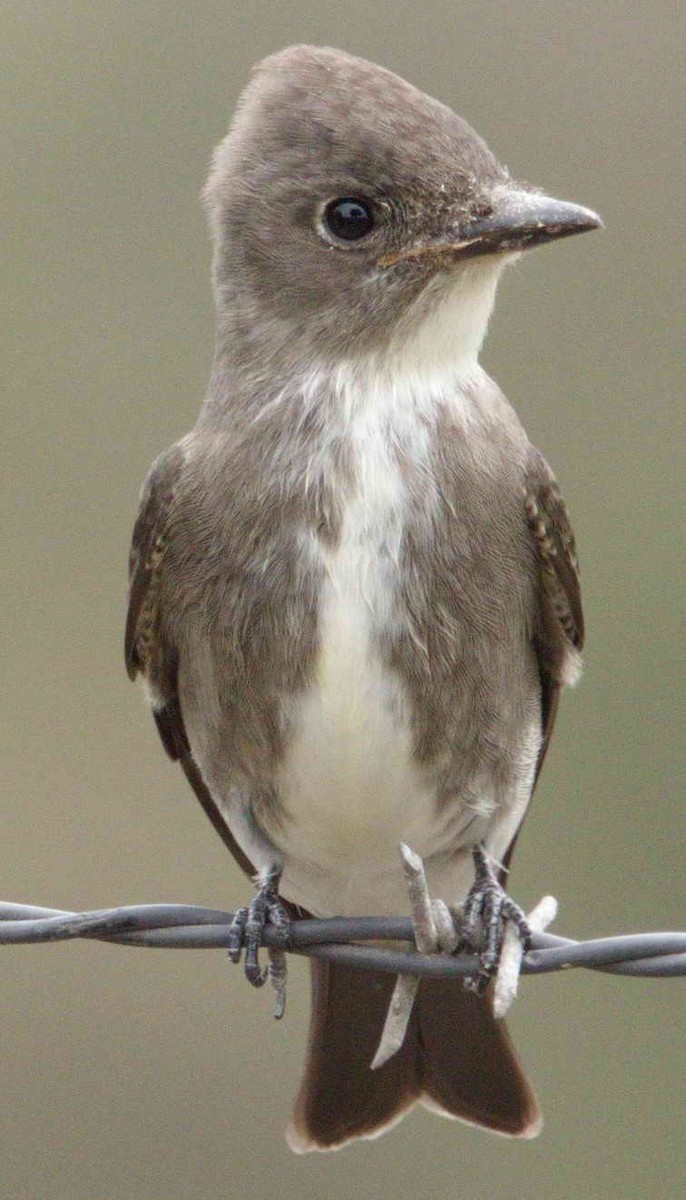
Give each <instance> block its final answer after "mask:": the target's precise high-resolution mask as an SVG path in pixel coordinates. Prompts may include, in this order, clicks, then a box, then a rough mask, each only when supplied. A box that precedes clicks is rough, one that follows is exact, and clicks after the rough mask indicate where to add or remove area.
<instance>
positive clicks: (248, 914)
mask: <svg viewBox="0 0 686 1200" xmlns="http://www.w3.org/2000/svg"><path fill="white" fill-rule="evenodd" d="M280 879H281V872H280V871H279V870H278V869H276V868H273V869H272V870H270V871H269V872H268V873H267V874H266V875H265V877H264V878H263V880H262V881H261V883H260V885H259V888H258V891H257V894H256V895H255V896H254V897H253V899H252V900H251V902H250V904H249V905H248V907H247V908H239V909H237V910H236V912H235V913H234V917H233V921H232V922H231V924H230V926H229V958H230V959H231V962H233V963H237V962H240V958H241V951H242V950H243V948H245V968H244V969H245V976H246V979H247V980H248V982H249V983H251V984H252V985H253V987H262V985H263V983H265V981H266V980H267V978H268V977H270V978H271V980H272V983H273V985H274V988H275V990H276V994H277V1000H276V1016H277V1017H281V1016H282V1015H283V1011H284V1007H285V1002H286V963H285V957H284V955H283V951H284V950H285V949H287V948H288V946H289V943H290V931H291V920H290V917H289V916H288V913H287V911H286V908H285V906H284V904H283V901H282V900H281V898H280V897H279V881H280ZM267 924H270V925H272V926H273V927H274V930H275V932H276V938H277V942H276V945H275V946H274V947H273V949H274V954H273V955H272V956H270V958H271V962H270V966H269V967H268V968H264V969H263V968H262V967H261V966H260V962H259V949H260V945H261V943H262V933H263V931H264V928H265V926H266V925H267Z"/></svg>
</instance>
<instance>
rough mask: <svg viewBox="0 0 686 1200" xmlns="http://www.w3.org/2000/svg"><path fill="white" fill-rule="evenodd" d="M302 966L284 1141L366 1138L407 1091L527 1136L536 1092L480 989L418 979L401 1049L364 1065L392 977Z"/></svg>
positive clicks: (324, 1145) (319, 1144) (321, 1143)
mask: <svg viewBox="0 0 686 1200" xmlns="http://www.w3.org/2000/svg"><path fill="white" fill-rule="evenodd" d="M311 966H312V1016H311V1023H310V1039H309V1047H308V1055H307V1062H306V1064H305V1073H304V1076H303V1079H302V1083H301V1085H300V1091H299V1093H298V1096H297V1099H296V1102H295V1109H294V1112H293V1119H292V1122H291V1125H290V1126H289V1128H288V1131H287V1135H286V1136H287V1139H288V1143H289V1145H290V1147H291V1149H292V1150H295V1151H296V1153H299V1154H304V1153H306V1152H307V1151H308V1150H335V1149H337V1148H338V1147H339V1146H342V1145H344V1144H345V1142H348V1141H351V1140H353V1139H354V1138H358V1137H366V1138H369V1137H376V1136H378V1135H379V1134H380V1133H383V1132H384V1130H385V1129H387V1128H389V1127H390V1126H391V1125H394V1124H395V1123H396V1122H397V1121H399V1120H400V1118H401V1117H402V1116H403V1114H404V1113H405V1112H406V1111H407V1109H408V1108H410V1107H411V1105H412V1104H413V1103H414V1102H415V1101H417V1100H421V1101H423V1102H425V1103H426V1105H427V1106H428V1107H429V1108H432V1109H434V1110H436V1109H438V1110H440V1111H441V1112H442V1113H443V1114H444V1115H446V1116H452V1117H459V1118H460V1119H461V1120H463V1121H470V1122H471V1123H472V1124H475V1125H483V1126H485V1127H486V1128H487V1129H492V1130H493V1131H494V1132H496V1133H502V1134H508V1135H509V1136H511V1137H535V1136H536V1134H537V1133H538V1131H539V1129H540V1124H541V1121H540V1115H539V1111H538V1106H537V1104H536V1097H535V1096H534V1093H533V1091H532V1089H531V1087H530V1085H529V1083H528V1082H527V1080H526V1077H525V1076H524V1073H523V1071H522V1068H521V1067H520V1065H519V1062H518V1060H517V1057H516V1055H515V1052H514V1049H513V1046H512V1043H511V1041H510V1037H509V1035H508V1032H507V1029H506V1027H505V1025H504V1024H503V1022H502V1021H496V1020H495V1018H494V1016H493V1014H492V1012H491V1001H490V999H489V998H488V997H486V998H481V997H478V996H475V995H473V993H471V992H467V991H465V989H464V987H463V985H462V981H461V980H459V979H455V980H429V979H423V980H422V982H421V984H420V987H419V992H418V995H417V999H416V1002H415V1007H414V1011H413V1013H412V1018H411V1020H410V1025H409V1028H408V1031H407V1036H406V1038H405V1042H404V1044H403V1046H402V1049H400V1050H399V1051H398V1053H397V1054H395V1055H394V1056H393V1058H391V1059H389V1061H388V1062H387V1063H386V1064H385V1065H384V1066H383V1067H380V1068H379V1069H378V1070H376V1071H372V1070H370V1066H369V1064H370V1063H371V1061H372V1059H373V1057H374V1054H375V1052H376V1048H377V1045H378V1042H379V1038H380V1036H381V1030H382V1028H383V1024H384V1021H385V1018H386V1011H387V1009H388V1002H389V1000H390V997H391V992H392V991H393V986H394V983H395V978H394V976H392V975H387V974H381V973H380V972H370V971H359V970H357V971H356V970H352V969H351V968H349V967H341V966H338V965H334V964H330V963H322V962H317V961H313V962H312V964H311Z"/></svg>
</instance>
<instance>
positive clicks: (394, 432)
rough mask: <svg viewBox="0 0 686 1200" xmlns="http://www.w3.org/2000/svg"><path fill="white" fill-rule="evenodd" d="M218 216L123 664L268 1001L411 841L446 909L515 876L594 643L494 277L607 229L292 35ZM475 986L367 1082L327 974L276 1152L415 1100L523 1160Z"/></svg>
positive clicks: (531, 1132)
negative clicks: (221, 875) (201, 386)
mask: <svg viewBox="0 0 686 1200" xmlns="http://www.w3.org/2000/svg"><path fill="white" fill-rule="evenodd" d="M204 204H205V207H206V210H207V215H208V220H209V225H210V229H211V233H212V237H213V267H212V271H213V281H214V295H215V301H216V308H217V321H218V329H217V340H216V348H215V352H214V358H213V362H212V368H211V375H210V381H209V386H208V391H207V395H206V398H205V400H204V402H203V404H202V407H201V410H200V413H199V417H198V421H197V424H196V425H195V427H194V429H193V430H192V431H191V432H190V433H188V434H186V435H185V436H184V437H182V438H181V439H180V440H179V441H177V442H176V443H175V444H174V445H173V446H172V447H171V448H170V449H169V450H167V451H166V452H164V453H163V454H162V455H161V456H160V457H159V458H158V459H157V460H156V461H155V463H154V464H153V466H152V468H151V470H150V472H149V474H148V476H147V479H146V481H145V484H144V486H143V490H142V494H141V498H140V507H139V512H138V517H137V519H136V523H135V527H134V532H133V539H132V548H131V556H130V592H129V607H128V617H127V625H126V662H127V668H128V672H129V675H130V676H131V678H134V677H135V676H136V675H138V674H140V675H142V676H143V679H144V684H145V688H146V694H147V698H148V701H149V704H150V706H151V709H152V714H153V716H154V719H155V722H156V724H157V728H158V730H159V733H160V736H161V739H162V742H163V745H164V747H165V748H166V750H167V752H168V754H169V755H170V756H171V758H172V759H174V760H177V761H178V762H180V764H181V767H182V768H183V770H184V772H185V774H186V776H187V778H188V780H189V782H190V784H191V786H192V788H193V789H194V791H195V792H196V794H197V796H198V798H199V800H200V802H201V804H202V806H203V808H204V809H205V811H206V813H207V814H208V816H209V817H210V819H211V821H212V822H213V824H214V826H215V828H216V830H217V831H218V833H219V834H220V835H221V837H222V838H223V840H224V842H225V843H226V845H227V846H228V848H229V849H230V850H231V852H232V853H233V855H234V857H235V859H236V860H237V862H238V864H239V866H240V867H241V868H242V869H243V870H244V872H245V873H246V874H247V875H249V876H250V877H251V879H252V880H253V882H254V885H255V887H256V889H257V890H256V892H255V894H254V895H253V898H252V901H251V903H250V904H249V905H248V906H247V907H246V908H244V909H242V910H239V912H240V914H242V915H241V916H240V917H238V916H237V920H238V923H239V927H238V928H237V931H236V929H234V935H235V936H234V941H233V950H234V957H236V956H237V953H239V952H240V948H241V946H245V947H246V972H247V974H248V977H249V978H250V980H251V982H253V983H255V984H260V983H261V982H263V979H264V972H262V970H261V968H260V967H259V966H258V962H257V946H258V943H259V932H260V928H261V926H263V925H264V923H265V921H268V920H271V921H272V922H273V923H274V924H275V925H276V927H277V929H281V930H282V931H283V932H284V937H285V938H287V932H288V922H289V921H290V919H291V918H292V917H293V916H294V915H299V914H300V915H301V914H303V913H304V914H311V915H314V916H317V917H329V916H334V915H339V916H357V915H372V914H373V915H391V914H399V913H402V912H403V911H406V907H407V897H406V895H405V894H404V885H403V882H402V873H401V871H400V870H399V865H398V845H399V843H400V842H405V843H407V844H409V845H411V846H412V847H413V850H414V851H416V852H417V854H419V855H420V856H421V858H422V860H423V862H424V866H425V870H426V875H427V879H428V882H429V886H430V888H431V891H432V894H434V895H436V896H439V897H441V898H443V899H444V900H445V902H446V903H447V904H449V905H450V906H453V907H454V908H455V909H457V910H459V908H460V906H464V904H465V902H466V901H470V902H471V905H472V908H474V902H475V901H477V902H480V903H481V904H482V907H483V901H484V897H485V896H486V894H487V893H488V890H489V888H491V889H492V888H493V887H496V888H499V887H500V885H501V883H502V882H503V880H504V877H505V872H506V870H507V868H508V865H509V862H510V858H511V854H512V850H513V847H514V843H515V840H516V838H517V835H518V831H519V829H520V826H521V823H522V820H523V818H524V815H525V812H526V810H527V806H528V804H529V800H530V797H531V794H532V791H533V788H534V784H535V781H536V779H537V777H538V773H539V771H540V768H541V764H542V762H543V759H544V756H545V753H546V750H547V747H548V744H549V741H550V737H551V733H552V730H553V725H554V722H555V717H556V712H557V708H558V700H559V696H560V693H561V691H562V689H563V688H564V686H565V685H566V684H570V683H573V682H574V681H575V680H576V678H577V677H578V675H579V670H580V661H581V660H580V652H581V649H582V645H583V636H584V627H583V615H582V608H581V599H580V591H579V577H578V563H577V556H576V549H575V541H574V535H573V532H572V528H571V525H570V521H569V517H568V514H567V510H566V507H565V504H564V501H563V499H562V496H561V494H560V490H559V487H558V484H557V482H556V480H555V477H554V476H553V474H552V472H551V469H550V468H549V466H548V465H547V463H546V461H545V459H544V458H543V456H542V455H541V454H540V453H539V452H538V451H537V450H536V449H535V448H534V446H533V445H532V444H531V443H530V441H529V439H528V437H527V435H526V433H525V431H524V429H523V427H522V425H521V423H520V421H519V419H518V417H517V415H516V413H515V411H514V409H513V408H512V407H511V405H510V404H509V403H508V401H507V400H506V398H505V397H504V395H503V394H502V393H501V391H500V390H499V388H498V387H497V385H496V384H495V383H494V382H493V381H492V380H491V379H490V378H489V377H488V375H487V374H486V373H485V371H484V370H483V368H482V367H481V365H480V363H479V352H480V349H481V345H482V342H483V340H484V337H485V334H486V329H487V325H488V321H489V317H490V314H491V310H492V308H493V304H494V299H495V294H496V288H497V284H498V281H499V279H500V277H501V274H502V272H503V269H504V267H505V266H506V265H507V264H508V263H511V262H513V261H515V260H516V259H517V258H518V257H519V256H520V255H521V254H522V253H523V252H524V251H525V250H527V249H528V248H530V247H535V246H539V245H541V244H543V243H545V242H549V241H552V240H556V239H560V238H563V237H566V236H570V235H573V234H577V233H582V232H585V231H590V230H592V229H595V228H597V227H599V226H600V225H601V224H602V222H601V220H600V218H599V217H598V216H597V215H596V214H595V213H594V212H592V211H591V210H590V209H587V208H584V207H582V206H580V205H577V204H573V203H570V202H566V201H560V200H556V199H553V198H552V197H550V196H548V195H546V194H544V193H543V192H541V191H540V190H538V189H536V188H534V187H532V186H530V185H527V184H522V183H518V182H516V181H515V180H514V179H513V178H512V177H511V176H510V173H509V171H508V170H507V169H506V168H505V167H503V166H501V165H500V163H499V162H498V161H497V159H496V158H495V157H494V155H493V154H492V153H491V151H490V150H489V149H488V147H487V145H486V143H485V142H484V141H483V140H482V139H481V137H479V136H478V135H477V134H476V133H475V132H474V130H473V129H472V128H471V127H470V126H469V125H468V124H467V123H466V121H464V120H463V119H462V118H461V117H460V116H458V115H457V114H456V113H455V112H454V111H452V110H451V109H450V108H448V107H447V106H446V105H444V104H443V103H441V102H440V101H438V100H435V99H433V98H431V97H430V96H428V95H426V94H424V93H423V92H421V91H419V90H418V89H417V88H415V87H414V86H412V85H411V84H410V83H407V82H405V81H404V80H403V79H401V78H400V77H399V76H397V75H396V74H393V73H392V72H390V71H388V70H386V69H385V68H383V67H380V66H377V65H376V64H373V63H371V62H367V61H365V60H363V59H361V58H358V57H355V56H353V55H351V54H348V53H346V52H344V51H341V50H335V49H331V48H327V47H314V46H306V45H300V46H292V47H289V48H287V49H285V50H283V51H280V52H278V53H276V54H273V55H271V56H270V57H268V58H266V59H264V60H263V61H262V62H260V63H258V64H257V66H256V67H255V68H254V71H253V74H252V77H251V79H250V81H249V83H248V85H247V87H246V88H245V90H244V92H243V94H242V96H241V98H240V100H239V103H238V106H237V109H236V112H235V114H234V117H233V121H232V124H231V128H230V131H229V133H228V136H227V137H226V138H225V139H224V140H223V141H222V142H221V143H220V145H219V146H218V147H217V149H216V151H215V153H214V157H213V160H212V165H211V170H210V174H209V179H208V181H207V184H206V188H205V191H204ZM475 863H476V870H475ZM479 863H481V871H480V870H479ZM494 880H495V883H494ZM502 895H503V896H505V892H504V889H503V891H502ZM478 906H479V905H478V903H477V908H478ZM256 930H257V933H256V932H255V931H256ZM492 967H493V964H492V963H484V971H483V975H484V978H481V979H480V980H479V981H477V982H478V984H479V986H475V987H472V988H471V989H465V987H464V986H463V982H462V981H460V980H455V979H452V980H449V979H424V980H422V982H421V984H420V987H419V992H418V996H417V1000H416V1003H415V1007H414V1010H413V1012H412V1015H411V1018H410V1021H409V1026H408V1030H407V1034H406V1037H405V1041H404V1044H403V1046H402V1047H401V1049H400V1050H399V1051H398V1052H397V1053H396V1054H395V1055H394V1056H393V1057H392V1058H390V1060H389V1061H388V1062H387V1063H386V1064H385V1065H384V1066H382V1067H381V1068H379V1069H378V1070H374V1071H372V1070H371V1069H370V1063H371V1060H372V1058H373V1056H374V1051H375V1048H376V1045H377V1042H378V1040H379V1035H380V1032H381V1028H382V1026H383V1022H384V1017H385V1013H386V1010H387V1007H388V1003H389V997H390V994H391V990H392V986H393V981H392V978H391V977H390V976H388V975H387V974H384V973H382V972H380V971H372V972H363V971H356V970H355V969H353V968H352V967H350V966H346V965H342V964H340V963H336V964H334V963H325V962H322V961H316V960H313V961H312V963H311V971H312V1010H311V1018H310V1019H311V1026H310V1035H309V1045H308V1050H307V1060H306V1064H305V1068H304V1074H303V1078H302V1082H301V1084H300V1089H299V1092H298V1094H297V1097H296V1100H295V1107H294V1111H293V1115H292V1118H291V1122H290V1125H289V1127H288V1131H287V1140H288V1143H289V1145H290V1146H291V1148H292V1149H293V1150H294V1151H295V1152H297V1153H305V1152H308V1151H310V1150H329V1149H335V1148H338V1147H340V1146H342V1145H345V1144H346V1143H348V1142H351V1141H355V1140H356V1139H359V1138H373V1137H376V1136H378V1135H379V1134H380V1133H383V1132H384V1131H385V1130H386V1129H388V1128H390V1127H391V1126H393V1125H394V1124H395V1123H396V1122H397V1121H398V1120H399V1119H400V1118H401V1117H402V1116H403V1115H404V1114H405V1113H406V1112H407V1111H408V1110H409V1109H411V1108H412V1107H413V1106H414V1105H415V1104H417V1103H419V1104H422V1105H424V1106H425V1107H426V1108H428V1109H430V1110H432V1111H434V1112H437V1113H440V1114H442V1115H444V1116H448V1117H453V1118H457V1119H459V1120H462V1121H465V1122H467V1123H469V1124H472V1125H478V1126H482V1127H484V1128H486V1129H490V1130H492V1131H495V1132H497V1133H500V1134H505V1135H509V1136H512V1137H533V1136H535V1134H536V1133H537V1132H538V1130H539V1128H540V1124H541V1118H540V1111H539V1107H538V1102H537V1099H536V1096H535V1094H534V1091H533V1089H532V1087H531V1085H530V1083H529V1082H528V1079H527V1078H526V1075H525V1073H524V1071H523V1069H522V1067H521V1065H520V1063H519V1060H518V1058H517V1056H516V1053H515V1050H514V1048H513V1046H512V1043H511V1040H510V1037H509V1034H508V1032H507V1030H506V1028H505V1025H504V1024H503V1022H502V1021H496V1019H495V1017H494V1015H493V1011H492V1001H491V998H490V992H489V989H488V987H486V986H485V984H487V982H488V976H489V975H490V973H491V972H492Z"/></svg>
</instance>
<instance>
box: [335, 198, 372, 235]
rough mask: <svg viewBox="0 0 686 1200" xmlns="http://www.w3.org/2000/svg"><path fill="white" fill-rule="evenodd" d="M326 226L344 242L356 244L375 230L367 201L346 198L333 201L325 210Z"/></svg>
mask: <svg viewBox="0 0 686 1200" xmlns="http://www.w3.org/2000/svg"><path fill="white" fill-rule="evenodd" d="M322 219H323V221H324V225H325V227H326V229H327V230H328V231H329V233H332V234H333V236H334V237H336V238H340V239H341V241H344V242H356V241H358V240H359V239H360V238H363V237H366V236H367V234H368V233H371V231H372V229H373V228H374V215H373V213H372V210H371V207H370V205H369V204H367V202H366V200H359V199H358V198H357V197H356V196H345V197H343V199H341V200H331V202H330V203H329V204H327V206H326V208H325V209H324V213H323V217H322Z"/></svg>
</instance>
